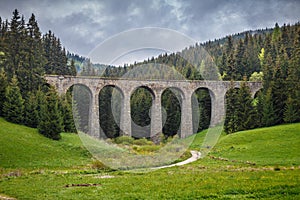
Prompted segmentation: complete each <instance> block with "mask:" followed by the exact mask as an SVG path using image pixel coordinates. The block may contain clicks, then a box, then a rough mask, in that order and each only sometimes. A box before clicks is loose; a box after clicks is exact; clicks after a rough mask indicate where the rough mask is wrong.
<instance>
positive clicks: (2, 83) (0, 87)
mask: <svg viewBox="0 0 300 200" xmlns="http://www.w3.org/2000/svg"><path fill="white" fill-rule="evenodd" d="M7 85H8V82H7V77H6V73H5V72H4V69H3V68H0V116H3V106H4V102H5V90H6V87H7Z"/></svg>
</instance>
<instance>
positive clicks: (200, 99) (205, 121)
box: [192, 88, 214, 133]
mask: <svg viewBox="0 0 300 200" xmlns="http://www.w3.org/2000/svg"><path fill="white" fill-rule="evenodd" d="M212 98H214V97H213V94H212V92H211V91H210V90H209V89H208V88H198V89H196V90H195V91H194V92H193V94H192V117H193V133H199V132H201V131H202V130H205V129H208V128H209V125H210V122H211V111H212V108H211V106H212Z"/></svg>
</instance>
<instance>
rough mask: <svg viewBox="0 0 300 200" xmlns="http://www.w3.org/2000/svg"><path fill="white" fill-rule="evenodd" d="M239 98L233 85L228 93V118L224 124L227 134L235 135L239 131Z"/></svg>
mask: <svg viewBox="0 0 300 200" xmlns="http://www.w3.org/2000/svg"><path fill="white" fill-rule="evenodd" d="M237 96H238V92H237V90H236V89H235V88H234V87H233V82H232V83H231V88H230V89H229V90H228V91H227V93H226V118H225V122H224V131H225V132H226V133H233V132H235V131H237V128H238V127H237V123H238V121H237V114H236V112H237V105H236V101H237Z"/></svg>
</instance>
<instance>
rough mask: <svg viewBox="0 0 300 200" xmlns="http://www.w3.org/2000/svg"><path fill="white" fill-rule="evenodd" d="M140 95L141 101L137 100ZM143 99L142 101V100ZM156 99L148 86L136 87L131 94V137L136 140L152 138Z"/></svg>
mask: <svg viewBox="0 0 300 200" xmlns="http://www.w3.org/2000/svg"><path fill="white" fill-rule="evenodd" d="M136 95H139V99H137V97H138V96H136ZM140 98H142V100H141V99H140ZM155 99H156V95H155V92H154V91H153V90H152V89H151V88H150V87H148V86H145V85H141V86H138V87H135V88H134V89H133V90H132V92H131V93H130V104H129V106H130V110H131V112H130V117H131V136H132V137H134V138H143V137H146V138H150V137H151V124H152V123H153V120H152V116H151V111H152V110H151V108H152V107H153V102H154V100H155Z"/></svg>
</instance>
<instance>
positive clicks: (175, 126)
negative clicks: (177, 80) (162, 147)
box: [161, 88, 182, 137]
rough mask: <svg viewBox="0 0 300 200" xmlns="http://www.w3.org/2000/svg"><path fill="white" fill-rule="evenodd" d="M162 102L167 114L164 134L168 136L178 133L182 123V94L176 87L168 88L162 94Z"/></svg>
mask: <svg viewBox="0 0 300 200" xmlns="http://www.w3.org/2000/svg"><path fill="white" fill-rule="evenodd" d="M161 103H162V108H164V109H165V111H166V115H167V116H166V122H165V124H164V126H163V134H164V135H166V136H167V137H169V136H173V135H176V134H177V133H178V132H179V127H180V123H181V103H182V94H181V93H180V91H178V90H176V89H174V88H171V89H166V90H165V91H164V92H163V94H162V99H161Z"/></svg>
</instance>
